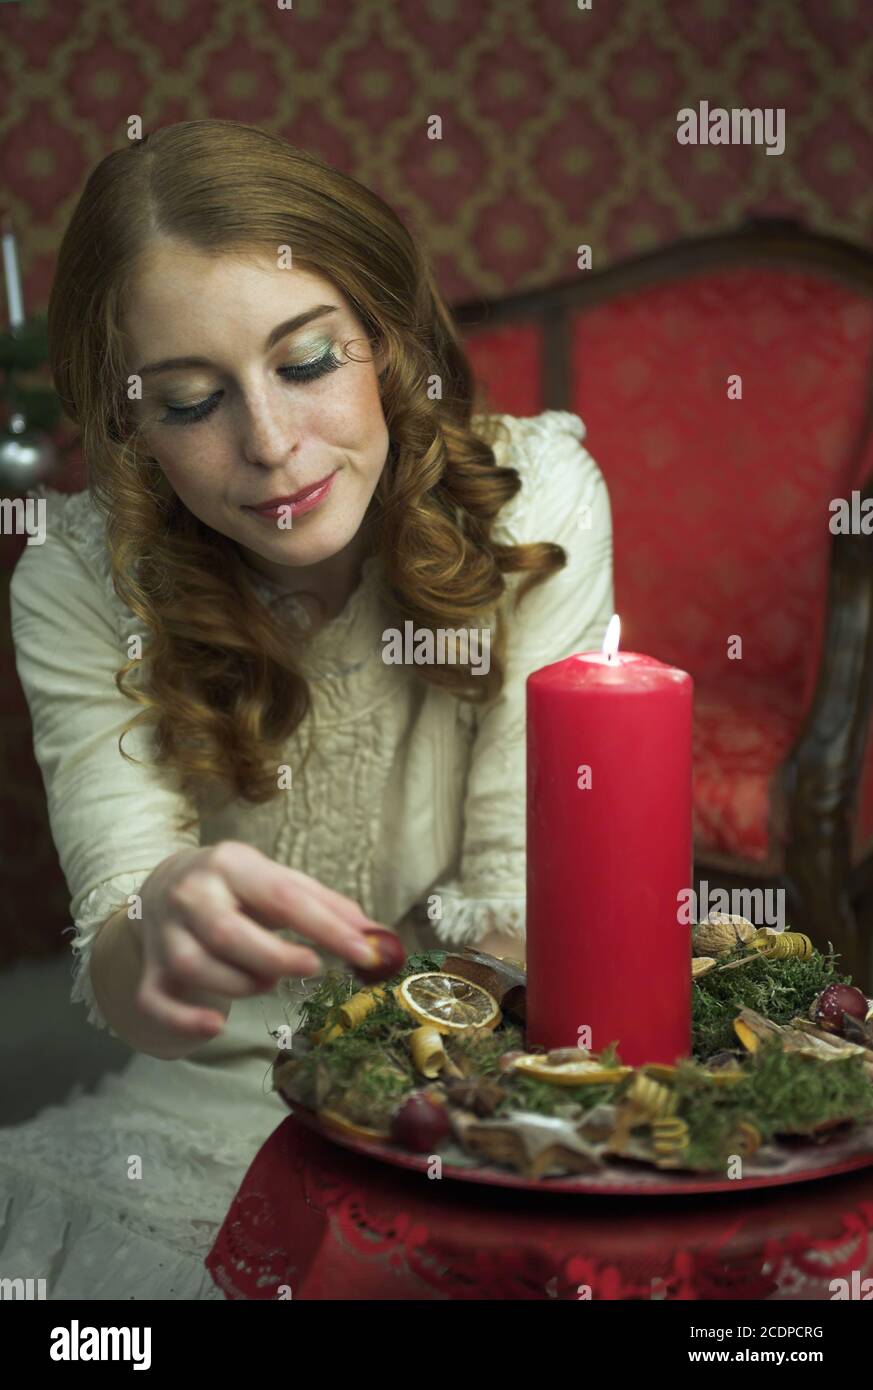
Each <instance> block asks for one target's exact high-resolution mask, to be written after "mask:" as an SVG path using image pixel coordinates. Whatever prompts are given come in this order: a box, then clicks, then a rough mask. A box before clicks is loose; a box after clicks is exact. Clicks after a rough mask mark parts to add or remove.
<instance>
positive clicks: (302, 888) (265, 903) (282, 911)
mask: <svg viewBox="0 0 873 1390" xmlns="http://www.w3.org/2000/svg"><path fill="white" fill-rule="evenodd" d="M211 867H212V868H213V870H218V871H219V873H220V874H221V877H222V878H223V880H224V882H225V883H226V884H227V885H228V887H229V888H230V889H231V890H232V892H233V893H234V894H235V895H236V896H237V898H238V899H239V900H240V902H241V903H242V904H243V906H244V907H245V908H246V909H247V910H248V911H249V912H250V913H251V914H252V915H253V916H255V917H256V918H257V920H258V921H260V922H262V923H263V924H264V925H266V926H271V927H274V928H275V929H277V930H282V929H286V930H291V931H295V932H298V933H299V934H300V935H302V936H308V937H310V938H311V940H313V941H315V942H316V943H317V944H318V945H319V946H321V947H322V948H323V949H324V950H327V951H332V952H334V953H335V954H336V955H339V956H343V957H344V958H345V959H346V960H350V961H352V962H354V964H356V965H372V964H374V952H373V948H372V947H371V946H370V944H369V943H368V942H367V940H366V938H365V937H364V935H363V927H364V926H365V924H366V923H367V922H368V921H369V919H368V918H367V917H366V916H364V915H363V914H361V910H360V908H359V907H358V906H357V904H356V903H353V902H352V901H351V899H350V898H344V897H343V896H342V894H340V893H334V892H333V890H332V889H325V888H324V885H323V884H319V883H318V882H317V880H315V879H312V878H309V877H308V876H307V875H306V874H302V873H300V872H299V871H298V870H295V869H288V868H285V867H284V866H283V865H280V864H276V863H274V862H273V860H272V859H268V858H267V856H266V855H264V854H261V853H260V851H259V850H256V849H253V848H252V847H251V846H249V845H238V844H236V843H229V844H222V845H219V846H218V847H217V848H216V850H215V852H214V854H213V856H212V863H211ZM337 902H339V904H341V906H342V913H341V912H340V909H339V907H338V906H337V905H336V904H337ZM355 913H356V914H358V921H357V922H352V921H351V920H350V917H351V915H352V914H355ZM289 973H290V972H289Z"/></svg>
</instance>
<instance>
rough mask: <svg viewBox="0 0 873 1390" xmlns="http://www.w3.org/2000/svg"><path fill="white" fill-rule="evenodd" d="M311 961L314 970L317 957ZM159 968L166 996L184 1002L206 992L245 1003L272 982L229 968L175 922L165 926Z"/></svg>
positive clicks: (229, 966)
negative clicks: (200, 992)
mask: <svg viewBox="0 0 873 1390" xmlns="http://www.w3.org/2000/svg"><path fill="white" fill-rule="evenodd" d="M262 935H263V933H262ZM313 959H314V960H315V964H316V968H317V967H318V960H317V957H313ZM158 967H159V971H160V978H161V983H162V984H163V986H164V988H165V990H166V992H167V993H168V994H170V995H172V996H174V997H175V996H176V995H177V994H180V995H181V997H182V998H183V999H184V998H185V996H186V995H187V994H189V993H190V992H191V991H193V990H206V991H207V992H208V993H210V994H221V995H224V996H226V997H227V998H229V999H245V998H248V997H249V996H250V995H252V994H263V993H264V991H265V990H267V989H269V988H271V986H272V984H273V983H274V980H273V979H272V978H265V977H264V976H259V975H257V974H256V973H254V972H253V971H251V970H250V969H246V968H239V967H237V966H235V965H230V964H228V963H227V962H226V961H225V960H221V959H219V958H218V957H217V956H216V955H213V954H210V952H209V951H208V950H207V949H206V948H205V947H204V946H203V945H201V943H200V942H199V941H198V939H197V937H196V936H194V934H193V933H192V932H191V931H190V930H189V929H188V928H187V927H186V926H183V925H181V924H180V923H174V922H168V923H165V925H164V933H163V939H162V942H161V956H160V960H159V961H158Z"/></svg>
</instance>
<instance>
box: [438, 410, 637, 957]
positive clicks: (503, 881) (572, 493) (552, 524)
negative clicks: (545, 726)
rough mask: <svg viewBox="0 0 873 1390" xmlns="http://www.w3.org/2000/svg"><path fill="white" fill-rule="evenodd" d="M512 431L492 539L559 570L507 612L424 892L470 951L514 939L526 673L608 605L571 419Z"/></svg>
mask: <svg viewBox="0 0 873 1390" xmlns="http://www.w3.org/2000/svg"><path fill="white" fill-rule="evenodd" d="M512 427H513V433H514V436H515V440H514V443H515V448H514V450H513V452H512V454H511V455H510V457H509V459H508V462H509V463H510V464H511V465H512V466H513V467H517V468H518V471H519V472H520V474H521V476H522V480H523V483H522V489H521V491H520V492H519V493H518V494H517V495H516V497H514V498H513V499H512V500H511V502H510V504H509V506H508V507H507V508H505V509H504V512H503V513H501V516H500V518H499V522H500V525H499V528H498V527H497V526H495V532H494V534H495V536H497V538H498V539H500V540H501V541H504V542H508V543H511V544H518V543H522V542H530V541H555V542H557V543H558V544H559V545H561V546H563V548H564V550H565V551H566V555H567V563H566V565H565V566H564V568H563V569H562V570H560V571H559V572H558V573H556V574H554V575H553V576H552V577H551V578H550V579H547V580H545V581H544V582H543V583H542V584H541V585H539V586H538V587H536V588H534V589H532V590H531V591H530V592H529V593H528V594H527V595H526V596H525V598H523V599H522V600H521V602H520V604H519V606H518V608H517V610H515V613H513V612H512V610H511V608H510V610H509V614H508V619H507V621H508V623H509V629H508V630H509V637H508V643H507V665H506V679H505V682H504V686H503V690H502V692H501V694H500V696H499V697H498V699H497V700H496V701H495V702H494V703H493V704H492V705H490V706H489V707H488V708H487V710H485V711H483V712H481V713H479V712H478V711H477V718H476V721H475V738H474V742H473V747H472V752H471V760H470V767H469V774H468V781H467V789H466V797H465V803H464V832H463V840H462V852H461V862H460V866H459V868H458V871H457V873H455V874H453V875H451V876H448V877H447V878H446V879H445V880H444V881H443V882H442V883H438V884H436V885H435V886H434V887H433V888H432V890H431V902H432V904H433V906H432V908H431V910H430V912H429V916H431V918H432V926H433V929H434V932H435V934H436V936H437V937H438V938H440V939H441V940H442V941H445V942H451V943H459V942H463V943H466V944H471V945H472V944H475V943H476V942H477V941H481V940H482V938H483V937H485V936H486V935H488V934H489V933H490V932H492V931H499V932H501V933H504V934H506V935H508V936H513V937H516V938H519V939H522V940H523V939H524V930H525V920H524V919H525V896H526V881H525V832H526V823H525V807H526V750H525V717H526V707H525V702H526V690H525V683H526V680H527V677H528V675H530V673H531V672H532V671H535V670H537V669H538V668H539V667H541V666H546V665H549V664H550V663H551V662H554V661H561V660H563V658H564V657H567V656H571V655H572V653H573V652H578V651H590V650H592V649H594V648H598V647H599V646H600V645H601V643H602V641H603V635H604V633H605V631H606V625H607V623H608V621H609V618H610V616H611V614H612V606H613V579H612V519H611V512H610V506H609V495H608V493H607V489H606V484H605V482H604V480H603V476H602V474H601V473H600V470H599V469H598V467H597V465H596V464H595V462H594V460H593V459H592V458H591V455H590V454H589V453H588V452H587V450H586V449H585V448H584V447H583V445H582V440H583V438H584V436H585V426H584V425H583V423H582V421H581V420H580V419H579V418H578V416H576V415H572V414H569V413H568V412H565V411H546V412H545V413H544V414H542V415H539V416H536V417H534V418H533V419H531V420H516V421H513V422H512ZM433 895H436V902H435V903H434V902H433ZM434 910H436V911H437V912H438V913H439V914H440V915H439V916H438V917H437V918H436V919H435V920H434V919H433V911H434Z"/></svg>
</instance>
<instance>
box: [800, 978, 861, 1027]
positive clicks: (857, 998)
mask: <svg viewBox="0 0 873 1390" xmlns="http://www.w3.org/2000/svg"><path fill="white" fill-rule="evenodd" d="M869 1007H870V1006H869V1004H868V1003H867V996H866V995H865V994H862V992H861V990H859V989H856V988H855V986H854V985H828V987H827V989H823V990H822V992H821V994H820V995H819V996H818V998H817V999H816V1001H815V1004H814V1005H813V1009H814V1013H813V1017H814V1019H815V1021H816V1023H817V1024H818V1025H819V1027H820V1028H824V1029H826V1031H827V1032H829V1033H842V1031H843V1014H850V1015H851V1017H852V1018H857V1019H860V1021H861V1022H862V1023H863V1022H864V1019H865V1018H866V1017H867V1013H868V1010H869Z"/></svg>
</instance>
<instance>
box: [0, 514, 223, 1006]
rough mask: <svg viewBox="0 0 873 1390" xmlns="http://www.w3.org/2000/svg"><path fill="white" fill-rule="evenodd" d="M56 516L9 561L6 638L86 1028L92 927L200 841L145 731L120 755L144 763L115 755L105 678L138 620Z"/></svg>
mask: <svg viewBox="0 0 873 1390" xmlns="http://www.w3.org/2000/svg"><path fill="white" fill-rule="evenodd" d="M53 518H57V520H58V523H59V524H57V525H55V526H53V524H52V523H53ZM62 518H63V511H62V508H61V507H59V508H58V511H57V512H55V511H53V507H52V503H51V501H50V505H49V511H48V531H47V535H46V539H45V542H44V544H42V545H39V546H29V547H28V548H27V549H26V550H25V551H24V552H23V554H22V556H21V558H20V560H19V561H18V564H17V566H16V568H15V572H14V574H13V577H12V583H11V590H10V593H11V612H12V636H13V642H14V645H15V657H16V665H17V668H18V675H19V678H20V680H21V684H22V687H23V689H24V693H25V696H26V698H27V703H28V707H29V710H30V717H31V723H32V725H33V739H34V753H35V756H36V760H37V762H38V764H39V767H40V770H41V772H42V776H43V782H44V784H45V792H46V799H47V803H48V812H49V821H50V825H51V832H52V838H53V839H54V842H55V847H56V849H57V852H58V857H59V859H60V863H61V868H62V869H63V872H64V876H65V878H66V880H67V887H68V889H69V891H70V895H71V903H70V915H71V917H72V920H73V928H72V930H73V932H74V939H73V942H72V947H73V950H74V952H75V954H76V961H75V963H74V964H75V982H74V985H73V991H72V998H73V999H74V1000H76V1001H81V1002H84V1003H86V1004H87V1005H88V1008H89V1021H90V1022H91V1023H94V1024H96V1025H97V1026H105V1020H104V1019H103V1018H102V1017H101V1016H100V1011H99V1009H98V1008H97V1005H96V1002H95V1000H94V996H93V991H92V990H91V982H90V974H89V957H90V950H91V945H92V943H93V939H94V936H95V934H96V931H97V928H98V927H99V926H100V925H101V923H102V922H103V921H104V920H105V919H106V917H107V916H109V915H110V913H111V912H113V911H115V910H116V909H117V908H118V907H121V906H124V905H125V904H126V902H127V897H128V895H129V894H130V893H134V892H136V891H137V890H138V888H139V887H140V885H141V884H142V882H143V880H144V879H145V878H146V877H147V876H148V874H149V873H150V872H151V870H152V869H153V868H154V867H155V866H156V865H157V864H159V863H160V862H161V861H162V860H163V859H165V858H167V856H168V855H170V854H173V853H174V852H175V851H177V850H179V849H182V848H187V847H192V846H197V845H198V844H199V830H198V829H197V828H196V827H195V828H192V829H189V830H187V831H183V830H182V829H181V827H180V821H181V820H182V819H184V818H186V817H187V816H189V815H191V814H193V810H192V807H191V804H190V803H189V801H188V800H187V798H185V797H183V796H182V795H181V794H180V793H179V792H177V791H176V790H175V789H174V788H173V787H172V785H171V783H170V781H169V780H168V778H167V777H165V776H164V775H162V774H161V772H160V770H158V769H156V768H153V767H151V766H149V765H148V760H149V758H150V755H151V751H152V745H151V733H150V731H149V730H143V729H138V730H132V731H131V732H130V733H128V734H127V735H125V739H124V747H125V750H126V751H127V752H128V753H130V754H131V755H132V756H133V757H134V758H136V759H138V760H142V761H137V762H129V761H128V760H127V759H125V758H123V757H122V755H121V753H120V751H119V748H118V738H119V734H120V733H121V730H122V728H123V727H124V725H125V724H126V722H127V721H128V720H129V719H130V717H131V715H132V714H134V713H135V712H136V706H135V705H134V704H133V703H132V702H131V701H130V700H128V699H127V698H126V697H125V696H124V695H122V694H121V693H120V692H119V691H118V689H117V687H116V685H115V682H114V675H115V672H116V671H117V670H118V669H119V667H120V666H121V665H122V663H123V661H124V659H125V655H126V638H127V636H129V635H130V632H131V631H136V627H135V620H134V618H133V616H132V615H129V617H128V618H126V617H125V614H126V610H124V609H123V608H122V606H121V605H120V603H118V601H117V600H116V601H115V602H116V603H118V606H117V608H115V607H114V606H113V601H112V598H110V595H109V593H107V591H106V586H105V584H104V583H103V582H102V580H101V576H100V574H99V573H95V569H94V566H93V564H92V563H91V560H90V559H89V557H88V556H87V555H82V554H80V553H78V552H77V548H76V546H75V545H73V544H71V542H70V539H69V536H68V535H67V534H65V531H64V526H63V520H62ZM86 561H87V563H86ZM128 622H129V627H128V626H127V624H128Z"/></svg>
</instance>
